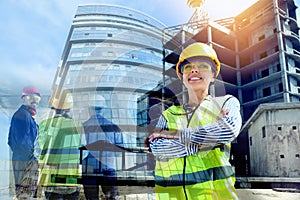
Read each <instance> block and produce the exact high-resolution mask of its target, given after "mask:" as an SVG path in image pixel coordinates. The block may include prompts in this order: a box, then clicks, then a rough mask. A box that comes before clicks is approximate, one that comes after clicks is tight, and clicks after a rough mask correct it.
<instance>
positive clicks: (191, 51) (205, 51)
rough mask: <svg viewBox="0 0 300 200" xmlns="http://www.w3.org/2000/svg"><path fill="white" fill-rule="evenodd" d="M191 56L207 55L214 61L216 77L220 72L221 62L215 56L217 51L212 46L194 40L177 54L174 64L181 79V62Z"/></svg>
mask: <svg viewBox="0 0 300 200" xmlns="http://www.w3.org/2000/svg"><path fill="white" fill-rule="evenodd" d="M193 57H208V58H210V59H211V60H213V61H214V63H215V64H216V69H215V72H216V77H217V76H218V74H219V72H220V68H221V64H220V61H219V59H218V57H217V53H216V52H215V50H214V49H213V48H211V47H210V46H208V45H207V44H204V43H201V42H196V43H193V44H191V45H189V46H187V47H186V48H185V49H184V50H183V51H182V52H181V54H180V56H179V61H178V63H177V65H176V73H177V76H178V78H179V79H181V69H180V68H181V63H182V62H184V61H185V60H188V59H189V58H193Z"/></svg>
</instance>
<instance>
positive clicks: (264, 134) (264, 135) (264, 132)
mask: <svg viewBox="0 0 300 200" xmlns="http://www.w3.org/2000/svg"><path fill="white" fill-rule="evenodd" d="M265 137H266V127H262V138H265Z"/></svg>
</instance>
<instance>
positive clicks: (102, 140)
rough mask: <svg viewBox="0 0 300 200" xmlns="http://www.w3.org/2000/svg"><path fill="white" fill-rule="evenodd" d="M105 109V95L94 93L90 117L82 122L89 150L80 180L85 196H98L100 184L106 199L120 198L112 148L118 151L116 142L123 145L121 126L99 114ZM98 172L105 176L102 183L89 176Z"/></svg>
mask: <svg viewBox="0 0 300 200" xmlns="http://www.w3.org/2000/svg"><path fill="white" fill-rule="evenodd" d="M104 109H107V105H106V100H105V98H104V97H103V96H102V95H100V94H96V95H95V101H94V102H92V105H90V106H89V113H90V118H89V119H88V120H87V121H85V122H84V123H83V129H84V134H83V135H84V139H85V141H86V148H87V150H88V154H87V156H86V157H85V158H84V159H83V162H82V183H83V187H84V194H85V197H86V199H87V200H98V199H99V185H101V189H102V192H103V193H104V195H105V199H119V193H118V187H117V186H115V184H117V183H116V181H117V177H116V156H117V155H118V153H117V152H115V150H117V151H118V147H117V145H123V137H122V133H121V130H120V128H119V127H118V126H117V125H116V124H114V123H113V122H111V121H109V120H108V119H106V118H105V117H104V116H103V115H102V114H103V113H102V111H103V110H104ZM97 142H99V143H97ZM95 144H96V148H95ZM91 147H93V148H91ZM100 173H101V174H103V177H104V180H103V181H102V183H101V181H99V180H98V179H97V177H96V176H94V177H95V178H92V177H91V176H90V174H100Z"/></svg>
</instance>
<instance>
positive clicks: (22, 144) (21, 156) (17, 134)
mask: <svg viewBox="0 0 300 200" xmlns="http://www.w3.org/2000/svg"><path fill="white" fill-rule="evenodd" d="M37 132H38V125H37V123H36V122H35V120H34V118H33V117H32V116H31V114H30V111H29V107H27V106H25V105H22V106H21V107H20V108H19V109H18V110H17V111H16V112H15V113H14V115H13V117H12V119H11V124H10V129H9V135H8V145H9V146H10V148H11V150H12V152H13V155H12V159H13V160H31V159H32V158H33V153H34V146H35V145H34V144H35V140H36V137H37Z"/></svg>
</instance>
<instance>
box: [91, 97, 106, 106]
mask: <svg viewBox="0 0 300 200" xmlns="http://www.w3.org/2000/svg"><path fill="white" fill-rule="evenodd" d="M91 106H92V107H101V108H106V107H107V105H106V101H105V98H104V97H103V96H102V95H101V94H96V95H95V99H94V101H92V102H91Z"/></svg>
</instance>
